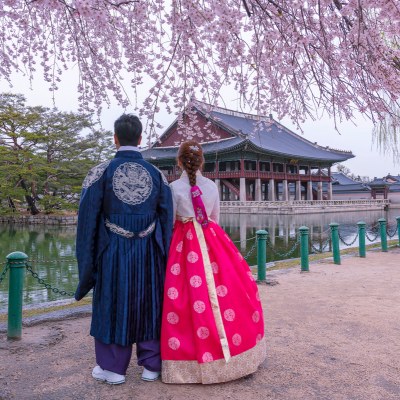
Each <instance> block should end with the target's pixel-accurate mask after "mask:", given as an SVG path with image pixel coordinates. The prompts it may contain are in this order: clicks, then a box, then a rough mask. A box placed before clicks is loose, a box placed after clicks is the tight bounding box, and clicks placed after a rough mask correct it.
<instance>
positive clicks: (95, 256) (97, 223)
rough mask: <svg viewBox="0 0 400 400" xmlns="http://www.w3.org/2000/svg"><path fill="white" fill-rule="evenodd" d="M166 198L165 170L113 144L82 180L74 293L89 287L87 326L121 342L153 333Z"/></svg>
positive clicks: (166, 233) (167, 226)
mask: <svg viewBox="0 0 400 400" xmlns="http://www.w3.org/2000/svg"><path fill="white" fill-rule="evenodd" d="M172 223H173V205H172V196H171V190H170V188H169V185H168V182H167V180H166V178H165V176H164V175H163V174H162V173H161V172H160V171H159V170H158V169H157V168H156V167H154V166H153V165H151V164H150V163H148V162H147V161H145V160H143V157H142V155H141V153H140V152H136V151H119V152H117V154H116V156H115V158H114V159H113V160H111V161H106V162H104V163H101V164H99V165H97V166H96V167H94V168H92V169H91V170H90V171H89V173H88V175H87V176H86V178H85V180H84V182H83V185H82V195H81V200H80V204H79V215H78V227H77V239H76V253H77V259H78V269H79V284H78V288H77V290H76V293H75V298H76V300H80V299H82V298H83V297H84V296H85V295H86V294H87V293H88V292H89V291H90V290H91V289H93V315H92V324H91V329H90V334H91V335H92V336H94V337H95V338H96V339H98V340H100V341H101V342H103V343H106V344H110V343H115V344H119V345H122V346H127V345H131V344H132V343H136V342H141V341H147V340H152V339H158V338H159V335H160V326H161V312H162V299H163V287H164V277H165V265H166V259H167V255H168V249H169V244H170V239H171V234H172Z"/></svg>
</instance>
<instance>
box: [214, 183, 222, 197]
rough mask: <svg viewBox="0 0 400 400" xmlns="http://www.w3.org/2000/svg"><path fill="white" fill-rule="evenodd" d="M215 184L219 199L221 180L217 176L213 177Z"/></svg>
mask: <svg viewBox="0 0 400 400" xmlns="http://www.w3.org/2000/svg"><path fill="white" fill-rule="evenodd" d="M215 186H217V189H218V195H219V198H220V199H221V181H220V179H219V178H216V179H215Z"/></svg>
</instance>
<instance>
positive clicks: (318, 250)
mask: <svg viewBox="0 0 400 400" xmlns="http://www.w3.org/2000/svg"><path fill="white" fill-rule="evenodd" d="M329 242H330V238H329V239H328V240H327V241H326V242H325V244H323V245H322V249H321V250H320V249H318V248H317V247H315V246H314V244H313V242H311V249H312V250H314V251H315V252H316V253H323V252H324V251H325V249H326V248H327V247H328V246H329Z"/></svg>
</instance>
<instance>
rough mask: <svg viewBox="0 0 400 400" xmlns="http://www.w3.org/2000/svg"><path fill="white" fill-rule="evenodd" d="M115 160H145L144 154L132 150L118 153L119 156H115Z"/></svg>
mask: <svg viewBox="0 0 400 400" xmlns="http://www.w3.org/2000/svg"><path fill="white" fill-rule="evenodd" d="M115 158H133V159H139V160H143V156H142V153H140V152H139V151H132V150H121V151H117V154H115Z"/></svg>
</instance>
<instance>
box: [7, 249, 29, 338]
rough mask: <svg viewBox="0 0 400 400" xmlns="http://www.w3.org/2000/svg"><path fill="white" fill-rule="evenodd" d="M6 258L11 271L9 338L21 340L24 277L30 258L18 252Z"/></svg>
mask: <svg viewBox="0 0 400 400" xmlns="http://www.w3.org/2000/svg"><path fill="white" fill-rule="evenodd" d="M6 258H7V264H8V267H9V270H10V281H9V290H8V328H7V338H8V339H21V334H22V291H23V288H24V276H25V268H26V260H27V259H28V256H27V255H26V254H25V253H22V252H20V251H16V252H14V253H11V254H9V255H8V256H7V257H6Z"/></svg>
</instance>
